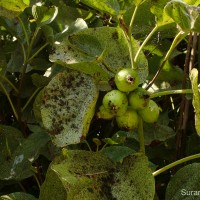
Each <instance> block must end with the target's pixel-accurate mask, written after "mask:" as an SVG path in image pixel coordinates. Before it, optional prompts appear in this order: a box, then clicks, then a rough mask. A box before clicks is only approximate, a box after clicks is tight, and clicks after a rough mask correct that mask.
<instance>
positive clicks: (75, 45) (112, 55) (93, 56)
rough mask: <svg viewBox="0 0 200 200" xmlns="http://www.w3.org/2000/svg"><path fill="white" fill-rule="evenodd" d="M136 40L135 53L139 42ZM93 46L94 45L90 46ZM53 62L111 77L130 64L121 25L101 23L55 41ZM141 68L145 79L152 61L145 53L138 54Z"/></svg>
mask: <svg viewBox="0 0 200 200" xmlns="http://www.w3.org/2000/svg"><path fill="white" fill-rule="evenodd" d="M132 42H133V44H132V45H133V53H134V54H136V52H137V50H138V48H139V45H138V42H137V41H136V40H134V39H133V40H132ZM90 48H91V49H90ZM50 60H51V61H52V62H57V63H59V64H62V65H64V66H66V67H69V68H72V69H76V70H78V71H81V72H84V73H87V74H90V75H92V76H93V77H94V78H95V79H96V80H101V81H108V80H109V79H110V78H111V77H113V76H114V74H115V73H116V72H117V71H119V70H120V69H122V68H126V67H130V66H131V61H130V57H129V49H128V43H127V40H126V38H125V36H124V33H123V31H122V30H121V29H120V28H111V27H98V28H95V29H94V28H89V29H84V30H82V31H79V32H78V33H76V34H73V35H71V36H70V37H69V39H68V40H63V41H62V42H61V43H59V44H55V53H54V54H52V55H50ZM137 64H138V66H137V71H138V74H139V76H140V80H141V82H144V81H145V80H146V77H147V75H148V63H147V60H146V58H145V56H144V54H143V53H140V55H139V58H138V63H137Z"/></svg>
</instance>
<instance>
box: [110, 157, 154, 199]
mask: <svg viewBox="0 0 200 200" xmlns="http://www.w3.org/2000/svg"><path fill="white" fill-rule="evenodd" d="M111 191H112V195H113V197H114V198H116V199H117V200H133V199H134V200H141V199H142V200H150V199H153V198H154V194H155V183H154V177H153V176H152V172H151V170H150V168H149V162H148V159H147V157H146V156H143V155H141V156H140V155H138V156H128V157H126V158H125V159H124V160H123V163H122V166H121V167H120V169H119V172H117V173H116V174H115V176H114V184H113V186H112V189H111Z"/></svg>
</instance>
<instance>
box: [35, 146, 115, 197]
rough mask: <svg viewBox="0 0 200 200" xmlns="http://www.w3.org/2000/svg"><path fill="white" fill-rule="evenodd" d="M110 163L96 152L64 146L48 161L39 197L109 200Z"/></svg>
mask: <svg viewBox="0 0 200 200" xmlns="http://www.w3.org/2000/svg"><path fill="white" fill-rule="evenodd" d="M114 170H115V166H114V164H113V163H112V162H111V161H110V160H109V159H108V158H106V157H105V156H103V155H102V154H100V153H99V152H91V151H83V150H74V151H73V150H67V151H66V152H65V156H63V158H60V159H57V160H54V161H53V163H52V164H51V165H50V167H49V169H48V172H47V175H46V180H45V182H44V184H43V185H42V187H41V191H40V197H39V199H40V200H46V199H49V200H50V199H52V200H53V199H60V200H63V199H69V200H72V199H80V200H82V199H87V200H110V199H112V196H111V194H110V189H109V188H110V187H111V185H112V183H113V182H112V177H113V173H114Z"/></svg>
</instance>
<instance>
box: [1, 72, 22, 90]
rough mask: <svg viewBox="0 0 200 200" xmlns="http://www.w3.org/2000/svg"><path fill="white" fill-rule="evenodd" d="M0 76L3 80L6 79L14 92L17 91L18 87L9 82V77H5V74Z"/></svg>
mask: <svg viewBox="0 0 200 200" xmlns="http://www.w3.org/2000/svg"><path fill="white" fill-rule="evenodd" d="M0 77H1V78H2V79H3V80H4V81H6V82H7V83H8V84H9V85H10V86H11V87H12V89H13V90H15V92H16V93H18V89H17V88H16V87H15V86H14V85H13V84H12V83H11V81H10V80H9V79H7V78H6V77H5V76H1V75H0Z"/></svg>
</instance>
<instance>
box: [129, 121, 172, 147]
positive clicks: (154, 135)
mask: <svg viewBox="0 0 200 200" xmlns="http://www.w3.org/2000/svg"><path fill="white" fill-rule="evenodd" d="M175 134H176V133H175V132H174V130H173V129H172V128H171V127H169V126H166V125H162V124H159V123H156V124H147V123H145V124H144V135H145V145H149V144H151V143H152V141H166V140H167V139H169V138H172V137H174V136H175ZM133 137H134V138H135V139H136V140H137V141H139V138H138V134H133Z"/></svg>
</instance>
